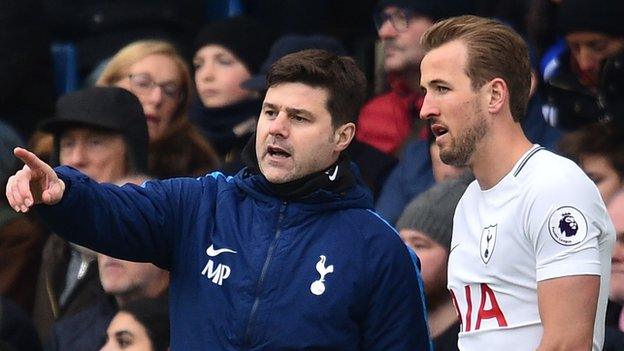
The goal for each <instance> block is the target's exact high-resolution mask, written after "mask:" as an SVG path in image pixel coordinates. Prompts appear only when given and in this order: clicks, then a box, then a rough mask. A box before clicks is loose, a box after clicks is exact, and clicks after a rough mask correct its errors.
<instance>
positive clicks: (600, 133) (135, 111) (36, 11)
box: [0, 0, 624, 350]
mask: <svg viewBox="0 0 624 351" xmlns="http://www.w3.org/2000/svg"><path fill="white" fill-rule="evenodd" d="M209 3H210V1H200V0H196V1H194V0H184V1H180V0H178V1H175V2H174V1H166V0H165V1H159V2H153V1H139V0H126V1H117V2H108V1H97V0H90V1H85V2H81V3H80V4H76V3H75V2H66V1H61V0H41V1H37V0H28V1H20V2H16V1H0V45H3V47H4V48H5V50H4V53H3V54H1V55H0V77H2V79H3V84H2V85H1V86H2V87H1V88H0V185H4V184H6V181H7V178H8V177H9V176H10V175H11V174H13V173H14V172H15V171H16V170H17V169H18V168H19V167H20V164H19V162H17V161H18V160H17V159H15V158H14V157H13V155H12V150H13V148H14V147H16V146H23V145H29V146H30V148H31V149H32V150H34V152H35V153H36V154H37V155H38V156H40V157H41V158H42V159H45V160H48V161H49V162H51V164H53V165H68V166H72V167H74V168H76V169H77V170H79V171H81V172H83V173H85V174H86V175H88V176H89V177H91V178H93V179H95V180H96V181H98V182H106V183H116V184H123V183H126V182H132V183H141V182H142V181H144V180H146V179H151V178H154V179H155V178H157V179H165V178H170V177H184V176H189V177H195V176H199V175H203V174H206V173H209V172H212V171H222V172H224V173H225V174H227V175H233V174H235V173H237V172H238V171H239V170H240V169H241V168H243V167H244V163H243V159H242V158H241V152H242V151H243V149H244V148H245V146H246V145H247V144H248V141H249V140H250V138H251V139H252V140H253V136H254V132H255V127H256V118H257V116H258V113H259V111H260V108H261V105H262V101H263V96H264V93H265V90H266V80H265V77H264V75H265V74H266V72H267V71H268V68H269V67H270V66H271V64H273V63H274V62H275V61H277V60H278V59H279V58H280V57H282V56H285V55H287V54H290V53H293V52H296V51H300V50H304V49H310V48H316V49H324V50H328V51H332V52H334V53H337V54H339V55H349V56H352V57H354V58H355V59H356V60H357V62H358V64H359V65H360V67H361V68H362V69H363V71H364V72H366V73H367V75H368V77H367V78H368V80H369V84H368V85H369V86H368V92H369V93H370V96H369V100H368V102H367V103H366V104H365V105H364V107H363V108H362V110H361V111H360V115H359V118H358V124H357V132H356V139H355V140H354V142H353V144H352V145H351V146H350V147H349V148H348V149H347V154H348V155H349V157H350V158H351V160H352V161H353V162H354V163H356V164H357V166H358V167H359V170H360V172H361V175H362V178H363V180H364V181H365V183H366V184H367V185H368V186H369V188H370V190H371V192H372V194H373V196H374V198H375V201H376V210H377V212H378V213H379V214H380V215H381V216H382V217H383V218H385V219H386V220H387V221H388V222H389V223H390V224H393V225H396V228H397V230H399V231H400V235H401V237H402V239H403V240H404V241H405V242H406V244H407V245H408V246H410V247H412V248H413V249H414V250H415V251H416V253H417V254H418V255H419V257H420V259H421V263H422V272H423V277H424V284H425V292H426V294H427V296H426V297H427V302H428V307H429V313H430V317H429V323H430V329H431V332H432V336H433V338H434V342H435V343H436V344H437V346H436V350H454V349H456V348H457V346H456V342H455V341H456V332H457V330H458V327H457V326H458V324H457V323H458V321H457V316H456V314H455V310H454V308H453V305H452V302H451V298H450V295H449V294H448V291H447V290H446V260H447V258H448V252H449V245H450V235H451V226H452V217H453V213H454V208H455V206H456V204H457V202H458V201H459V197H460V196H461V194H462V193H463V191H464V190H465V188H466V187H467V185H468V183H469V182H470V181H471V180H472V179H473V178H472V176H471V174H470V171H469V170H468V169H465V168H460V167H453V166H449V165H446V164H444V163H442V162H441V160H440V158H439V153H438V149H437V146H436V144H435V138H434V137H432V135H431V132H430V131H429V128H428V125H427V124H426V123H424V122H422V121H421V120H420V119H419V110H420V107H421V105H422V102H423V94H422V92H421V88H420V71H419V70H420V61H421V60H422V57H423V51H422V49H421V47H420V41H419V39H420V36H421V35H422V34H423V33H424V31H426V30H427V28H429V27H430V26H432V25H433V24H434V23H435V22H436V21H438V20H440V19H444V18H448V17H451V16H456V15H461V14H477V15H481V16H487V17H495V18H497V19H499V20H501V21H502V22H504V23H506V24H508V25H509V26H512V27H514V29H516V30H517V31H519V32H520V33H521V34H523V35H524V37H525V38H526V41H527V42H528V43H529V46H530V48H531V49H532V57H531V63H532V69H533V71H532V73H533V74H532V89H531V98H530V101H529V106H528V109H527V113H526V116H525V118H524V119H523V121H522V127H523V129H524V131H525V133H526V135H527V136H528V138H529V139H530V140H531V141H532V142H534V143H536V144H540V145H542V146H545V147H546V148H548V149H549V150H551V151H554V152H557V153H559V154H561V155H563V156H566V157H568V158H570V159H572V160H573V161H575V162H576V163H578V164H579V166H580V167H581V168H582V169H583V171H585V173H586V174H587V175H588V177H589V178H590V179H591V180H592V181H593V182H594V183H595V184H596V186H597V188H598V190H599V191H600V194H601V196H602V198H603V200H604V202H605V204H606V206H607V207H608V209H609V214H610V216H611V219H612V221H613V223H614V224H615V227H616V230H617V244H616V249H615V251H614V253H613V271H612V280H611V283H612V286H611V295H610V302H609V303H610V305H609V309H608V318H607V337H606V341H605V350H624V343H623V342H620V341H621V340H624V334H623V333H624V312H623V311H622V307H621V305H622V303H623V301H624V293H623V291H624V280H622V274H624V273H623V270H622V268H621V267H620V266H621V265H622V263H623V262H624V258H623V257H622V256H623V255H624V254H623V251H624V250H622V244H623V242H624V228H623V226H622V223H624V205H623V204H624V195H623V194H624V102H623V101H624V100H623V99H622V95H623V94H624V74H623V72H624V71H623V70H624V63H623V60H624V25H623V24H622V19H623V18H624V3H622V2H621V1H620V0H601V1H600V5H599V6H597V4H596V3H595V2H593V1H589V0H507V1H488V0H473V1H468V0H379V1H376V0H375V1H373V0H370V1H354V0H349V1H347V0H345V1H289V2H287V3H288V6H282V5H281V4H282V2H277V1H269V0H267V1H258V2H255V1H244V0H240V1H225V0H224V1H223V3H227V4H229V5H230V6H231V5H232V3H234V4H236V6H237V7H236V9H237V11H234V12H237V13H234V14H232V13H213V12H210V11H212V10H214V9H216V6H213V5H214V4H213V5H209ZM581 14H582V15H581ZM232 15H235V16H232ZM26 33H27V34H26ZM59 45H62V46H63V47H64V48H68V47H69V48H71V49H72V50H70V51H68V53H69V54H66V55H65V56H63V57H62V58H60V59H59V57H54V59H53V56H52V54H51V53H52V49H53V48H58V47H59ZM68 60H70V61H71V60H75V62H77V64H74V65H73V66H71V65H70V66H71V67H70V68H71V69H73V74H75V75H76V76H77V77H78V86H77V87H76V89H77V90H76V91H66V90H63V89H59V86H60V84H59V82H61V81H63V80H65V79H67V78H68V75H69V74H71V72H67V71H65V70H59V66H61V65H67V63H68ZM55 83H56V84H55ZM55 99H56V104H54V101H55ZM571 190H572V189H571ZM168 279H169V277H168V273H167V272H166V271H163V270H161V269H160V268H158V267H156V266H153V265H151V264H148V263H132V262H127V261H121V260H117V259H113V258H110V257H107V256H104V255H102V254H98V253H96V252H93V251H91V250H89V249H86V248H83V247H80V246H78V245H75V244H71V243H69V242H66V241H64V240H63V239H61V238H60V237H58V236H56V235H55V234H54V233H51V232H50V231H49V230H48V229H47V228H46V227H45V225H44V224H43V223H42V222H41V221H40V220H39V219H38V218H37V215H36V213H28V214H23V213H16V212H14V211H13V210H12V209H11V208H10V207H9V206H8V204H7V203H6V200H5V199H3V200H0V298H1V299H0V306H1V307H0V349H2V350H5V349H6V350H39V349H45V350H98V349H100V348H101V349H102V350H115V349H120V348H122V346H123V345H126V344H127V343H128V342H131V343H133V344H136V345H138V346H137V347H140V348H137V349H142V350H166V349H167V347H168V340H169V338H168V332H169V331H168V323H167V309H166V302H164V301H165V300H164V299H166V297H167V285H168V282H169V280H168ZM35 331H36V332H35ZM35 333H36V334H35Z"/></svg>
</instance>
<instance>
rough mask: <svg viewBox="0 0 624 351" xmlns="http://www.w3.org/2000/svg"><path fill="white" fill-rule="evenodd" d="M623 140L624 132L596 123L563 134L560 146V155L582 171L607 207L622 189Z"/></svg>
mask: <svg viewBox="0 0 624 351" xmlns="http://www.w3.org/2000/svg"><path fill="white" fill-rule="evenodd" d="M623 140H624V132H623V131H621V130H618V129H617V128H615V127H614V126H613V123H595V124H592V125H589V126H587V127H585V128H583V129H579V130H577V131H575V132H572V133H569V134H567V135H565V136H564V137H563V138H562V139H561V142H560V144H559V149H560V151H561V153H562V154H563V155H565V156H566V157H568V158H570V159H572V160H573V161H575V162H576V163H577V164H578V165H579V166H580V167H581V168H582V169H583V171H584V172H585V173H586V174H587V176H589V178H590V179H591V180H592V181H593V182H594V183H595V184H596V186H597V187H598V190H599V191H600V195H601V196H602V200H603V201H604V202H605V203H607V204H608V203H609V202H610V201H611V198H612V197H613V194H615V192H616V191H617V190H618V189H620V188H621V187H622V186H624V142H623Z"/></svg>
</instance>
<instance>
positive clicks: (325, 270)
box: [310, 255, 334, 296]
mask: <svg viewBox="0 0 624 351" xmlns="http://www.w3.org/2000/svg"><path fill="white" fill-rule="evenodd" d="M319 258H320V260H319V261H318V262H317V263H316V271H317V272H318V273H319V274H320V275H321V277H320V278H319V279H318V280H316V281H314V282H313V283H312V284H311V285H310V292H311V293H313V294H314V295H316V296H320V295H323V293H324V292H325V284H324V283H325V276H326V275H328V274H329V273H334V266H333V265H329V266H325V262H326V261H327V257H325V255H321V256H320V257H319Z"/></svg>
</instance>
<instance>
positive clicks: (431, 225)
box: [397, 172, 474, 250]
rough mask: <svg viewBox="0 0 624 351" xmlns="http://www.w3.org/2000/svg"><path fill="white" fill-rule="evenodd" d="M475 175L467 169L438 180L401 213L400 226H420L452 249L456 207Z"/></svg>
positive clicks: (431, 236)
mask: <svg viewBox="0 0 624 351" xmlns="http://www.w3.org/2000/svg"><path fill="white" fill-rule="evenodd" d="M473 179H474V177H473V176H472V174H471V173H470V172H467V173H464V174H463V175H462V176H461V177H459V178H458V179H452V180H448V181H445V182H442V183H438V184H436V185H434V186H433V187H431V188H430V189H429V190H427V191H425V192H424V193H422V194H420V195H418V196H417V197H416V198H415V199H414V200H412V201H411V202H410V203H409V204H408V205H407V207H406V208H405V210H404V211H403V214H401V217H400V218H399V221H398V222H397V229H398V230H402V229H413V230H418V231H419V232H422V233H423V234H424V235H427V236H428V237H429V238H431V239H432V240H434V241H435V242H437V243H438V244H440V245H442V247H444V248H445V249H446V250H450V247H451V234H452V232H453V215H454V214H455V208H456V207H457V203H458V202H459V199H460V198H461V197H462V195H463V194H464V192H465V191H466V188H467V187H468V185H469V184H470V183H471V182H472V180H473Z"/></svg>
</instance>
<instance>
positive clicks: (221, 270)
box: [201, 244, 236, 286]
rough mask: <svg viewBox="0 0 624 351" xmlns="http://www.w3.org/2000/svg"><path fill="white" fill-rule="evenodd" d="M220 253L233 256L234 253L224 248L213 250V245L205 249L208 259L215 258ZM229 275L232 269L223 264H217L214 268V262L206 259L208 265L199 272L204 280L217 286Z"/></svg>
mask: <svg viewBox="0 0 624 351" xmlns="http://www.w3.org/2000/svg"><path fill="white" fill-rule="evenodd" d="M222 253H232V254H235V253H236V251H234V250H231V249H226V248H221V249H215V248H214V244H212V245H210V246H209V247H208V248H207V249H206V255H208V257H216V256H218V255H220V254H222ZM230 273H232V269H231V268H230V267H229V266H227V265H225V264H223V263H219V264H218V265H216V266H215V262H214V261H213V260H212V259H208V263H206V266H205V267H204V269H203V270H202V272H201V274H202V275H205V276H206V278H208V279H210V281H212V282H213V283H214V284H217V285H219V286H221V285H223V281H224V280H225V279H227V278H228V277H229V276H230Z"/></svg>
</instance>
